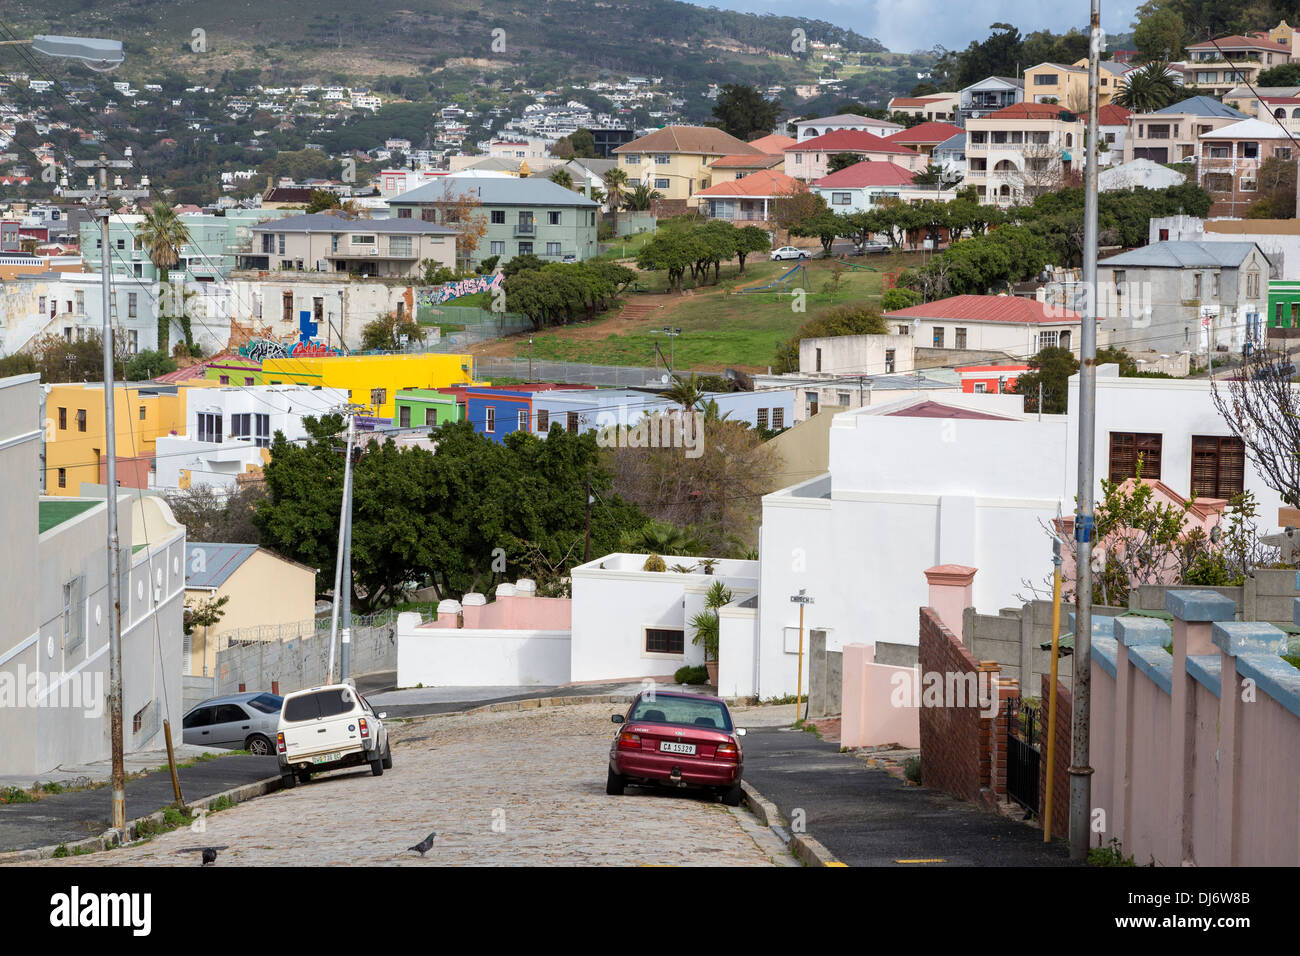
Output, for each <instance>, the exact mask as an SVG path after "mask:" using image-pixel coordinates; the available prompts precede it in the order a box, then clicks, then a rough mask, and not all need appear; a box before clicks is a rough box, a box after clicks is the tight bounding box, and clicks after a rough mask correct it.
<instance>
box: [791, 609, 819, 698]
mask: <svg viewBox="0 0 1300 956" xmlns="http://www.w3.org/2000/svg"><path fill="white" fill-rule="evenodd" d="M807 590H808V589H807V588H800V589H799V593H798V594H792V595H791V596H790V603H791V604H798V605H799V671H798V676H797V678H796V681H795V696H794V719H795V720H796V721H797V720H799V719H800V718H799V711H800V710H802V709H803V609H804V607H805V606H806V605H808V604H813V603H815V602H814V601H813V599H812V598H810V597H808V593H807Z"/></svg>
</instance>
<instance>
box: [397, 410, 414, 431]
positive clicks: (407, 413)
mask: <svg viewBox="0 0 1300 956" xmlns="http://www.w3.org/2000/svg"><path fill="white" fill-rule="evenodd" d="M397 425H398V427H399V428H410V427H411V406H410V405H403V406H402V407H401V408H399V409H398V410H397Z"/></svg>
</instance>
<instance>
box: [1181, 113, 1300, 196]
mask: <svg viewBox="0 0 1300 956" xmlns="http://www.w3.org/2000/svg"><path fill="white" fill-rule="evenodd" d="M1198 139H1199V141H1200V148H1199V149H1198V151H1197V161H1196V172H1197V176H1198V178H1199V182H1200V186H1201V188H1202V189H1204V190H1205V191H1206V192H1208V193H1209V194H1210V198H1211V199H1212V200H1213V201H1214V202H1213V205H1211V206H1210V214H1211V215H1214V216H1244V215H1246V213H1247V211H1248V210H1249V209H1250V207H1251V206H1253V205H1254V204H1255V203H1256V202H1258V201H1259V198H1260V189H1259V168H1260V166H1261V165H1263V163H1264V162H1265V161H1266V160H1268V159H1270V158H1276V159H1280V160H1282V161H1283V162H1286V163H1289V164H1294V163H1295V161H1296V147H1295V141H1294V140H1293V139H1292V137H1291V136H1290V135H1289V134H1288V133H1287V131H1286V130H1284V129H1282V128H1280V127H1279V126H1278V124H1277V123H1276V122H1275V121H1272V120H1269V121H1267V122H1266V121H1264V120H1257V119H1244V120H1240V121H1238V122H1236V123H1233V124H1231V125H1229V126H1221V127H1219V128H1218V129H1214V130H1211V131H1209V132H1207V133H1202V134H1200V136H1199V137H1198Z"/></svg>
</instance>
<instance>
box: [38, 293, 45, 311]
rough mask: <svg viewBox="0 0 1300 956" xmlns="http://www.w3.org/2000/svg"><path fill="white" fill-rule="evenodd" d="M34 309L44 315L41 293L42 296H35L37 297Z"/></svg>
mask: <svg viewBox="0 0 1300 956" xmlns="http://www.w3.org/2000/svg"><path fill="white" fill-rule="evenodd" d="M36 311H37V312H39V313H41V315H44V314H45V296H43V295H42V296H37V298H36Z"/></svg>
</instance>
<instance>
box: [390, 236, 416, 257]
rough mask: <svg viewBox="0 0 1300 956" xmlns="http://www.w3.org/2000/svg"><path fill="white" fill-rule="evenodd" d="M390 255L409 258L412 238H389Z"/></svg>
mask: <svg viewBox="0 0 1300 956" xmlns="http://www.w3.org/2000/svg"><path fill="white" fill-rule="evenodd" d="M388 254H389V255H390V256H402V257H404V258H405V257H407V256H409V255H410V254H411V237H410V236H389V237H388Z"/></svg>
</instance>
